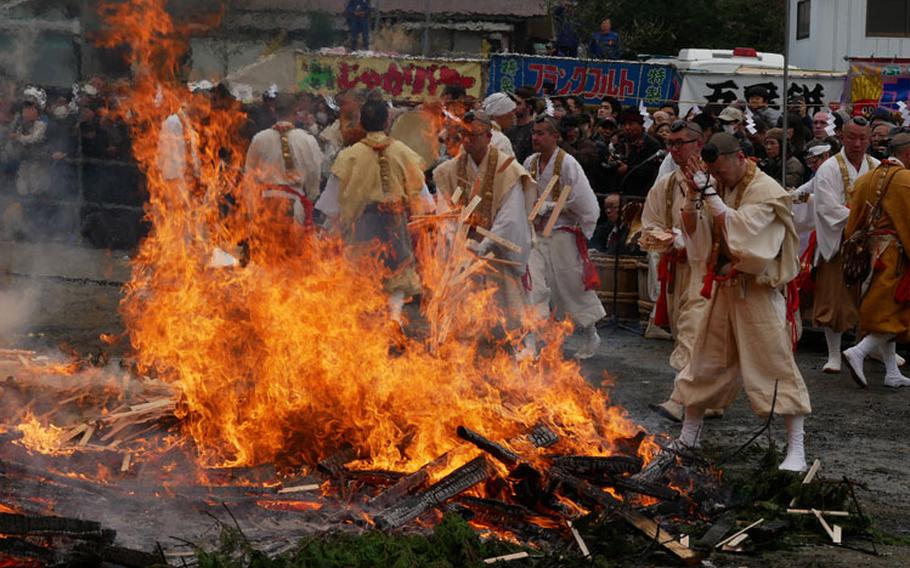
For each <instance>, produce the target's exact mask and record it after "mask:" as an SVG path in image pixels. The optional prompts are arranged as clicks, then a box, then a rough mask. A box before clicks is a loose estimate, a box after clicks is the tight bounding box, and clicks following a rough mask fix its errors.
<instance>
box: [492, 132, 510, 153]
mask: <svg viewBox="0 0 910 568" xmlns="http://www.w3.org/2000/svg"><path fill="white" fill-rule="evenodd" d="M490 144H492V145H493V146H495V147H496V149H497V150H499V151H500V152H503V153H504V154H508V155H509V156H514V155H515V150H513V149H512V141H511V140H509V137H508V136H506V135H505V134H503V133H502V132H500V131H499V130H493V131H492V138H491V139H490Z"/></svg>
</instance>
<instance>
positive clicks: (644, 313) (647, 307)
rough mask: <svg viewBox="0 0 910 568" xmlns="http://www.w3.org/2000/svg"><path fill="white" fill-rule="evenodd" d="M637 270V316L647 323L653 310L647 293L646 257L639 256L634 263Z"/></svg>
mask: <svg viewBox="0 0 910 568" xmlns="http://www.w3.org/2000/svg"><path fill="white" fill-rule="evenodd" d="M636 268H637V269H638V315H639V318H640V319H641V320H642V321H648V319H650V318H651V310H652V309H654V302H653V301H651V294H649V293H648V288H649V286H648V257H647V255H645V256H640V257H638V260H637V262H636Z"/></svg>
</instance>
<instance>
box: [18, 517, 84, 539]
mask: <svg viewBox="0 0 910 568" xmlns="http://www.w3.org/2000/svg"><path fill="white" fill-rule="evenodd" d="M0 534H7V535H55V534H56V535H68V536H76V537H81V538H90V539H100V538H101V536H102V530H101V523H97V522H95V521H83V520H82V519H71V518H67V517H45V516H40V515H21V514H17V513H0Z"/></svg>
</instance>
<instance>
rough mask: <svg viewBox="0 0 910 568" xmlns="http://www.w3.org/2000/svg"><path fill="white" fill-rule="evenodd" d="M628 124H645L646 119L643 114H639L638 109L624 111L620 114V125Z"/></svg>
mask: <svg viewBox="0 0 910 568" xmlns="http://www.w3.org/2000/svg"><path fill="white" fill-rule="evenodd" d="M627 122H637V123H638V124H644V123H645V117H643V116H642V115H641V113H640V112H638V109H637V108H627V109H623V111H622V112H621V113H619V123H620V124H625V123H627Z"/></svg>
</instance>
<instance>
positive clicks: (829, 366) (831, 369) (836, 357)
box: [822, 327, 844, 373]
mask: <svg viewBox="0 0 910 568" xmlns="http://www.w3.org/2000/svg"><path fill="white" fill-rule="evenodd" d="M824 330H825V343H827V344H828V361H827V363H825V366H824V368H823V369H822V372H824V373H839V372H840V364H841V361H840V345H841V337H842V336H843V335H844V334H843V333H839V332H836V331H834V330H833V329H831V328H829V327H826V328H824Z"/></svg>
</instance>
